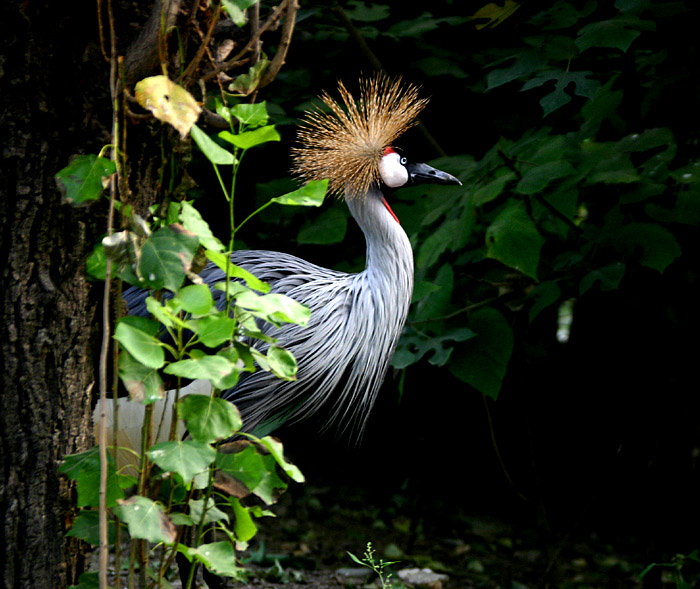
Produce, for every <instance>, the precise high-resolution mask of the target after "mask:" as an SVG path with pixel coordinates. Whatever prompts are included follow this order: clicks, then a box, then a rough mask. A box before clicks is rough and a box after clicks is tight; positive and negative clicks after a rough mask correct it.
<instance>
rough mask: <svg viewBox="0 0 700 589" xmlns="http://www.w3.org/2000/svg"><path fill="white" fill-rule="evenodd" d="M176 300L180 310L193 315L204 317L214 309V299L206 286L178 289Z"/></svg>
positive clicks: (190, 286) (195, 285) (192, 285)
mask: <svg viewBox="0 0 700 589" xmlns="http://www.w3.org/2000/svg"><path fill="white" fill-rule="evenodd" d="M177 298H178V299H179V301H180V302H181V303H182V308H183V309H184V310H185V311H187V312H188V313H192V314H193V315H206V314H207V313H209V311H211V310H212V308H213V307H214V298H213V297H212V296H211V290H209V287H208V286H207V285H206V284H191V285H189V286H185V287H184V288H182V289H180V292H179V293H177Z"/></svg>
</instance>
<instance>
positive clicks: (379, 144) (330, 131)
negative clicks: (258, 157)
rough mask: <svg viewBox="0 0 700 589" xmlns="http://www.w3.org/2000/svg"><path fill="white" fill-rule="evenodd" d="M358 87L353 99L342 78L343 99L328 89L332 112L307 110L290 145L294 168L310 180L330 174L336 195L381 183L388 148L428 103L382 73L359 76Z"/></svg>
mask: <svg viewBox="0 0 700 589" xmlns="http://www.w3.org/2000/svg"><path fill="white" fill-rule="evenodd" d="M359 89H360V93H359V98H358V99H357V100H355V98H353V96H352V94H351V93H350V92H349V91H348V90H347V89H346V87H345V86H344V85H343V83H342V82H339V83H338V91H339V93H340V98H341V100H342V104H341V102H339V101H336V100H335V99H333V98H332V97H331V96H330V95H329V94H328V93H326V92H324V93H323V94H322V95H321V96H320V99H321V100H322V101H323V102H324V103H325V105H326V106H327V107H328V108H329V109H330V112H324V111H322V110H320V109H318V110H314V111H310V112H308V113H307V114H306V116H305V118H304V119H303V120H302V123H301V125H300V128H299V131H298V133H297V140H298V144H299V145H298V146H297V147H294V148H292V157H293V158H294V165H293V168H292V171H293V172H294V173H295V174H296V175H297V176H299V177H300V178H301V179H302V180H306V181H308V180H322V179H324V178H328V179H329V184H328V191H329V193H330V194H334V195H337V196H342V195H343V194H344V193H345V195H346V196H348V197H353V196H364V195H365V194H366V193H367V191H368V190H369V188H370V187H371V186H372V184H375V183H378V182H379V180H380V177H379V164H380V162H381V159H382V156H383V155H384V149H385V148H387V147H390V146H391V144H392V143H393V141H394V140H396V139H397V138H398V137H399V136H400V135H402V134H403V133H404V132H405V131H406V130H407V129H409V128H410V127H412V126H413V125H415V124H416V122H417V121H416V117H417V116H418V113H420V111H421V110H423V108H424V107H425V105H426V104H427V103H428V99H427V98H421V97H420V96H419V89H418V87H417V86H414V85H413V84H404V83H403V82H402V80H401V78H394V79H392V78H389V77H387V76H385V75H384V74H377V75H375V76H373V77H371V78H369V79H361V80H360V84H359Z"/></svg>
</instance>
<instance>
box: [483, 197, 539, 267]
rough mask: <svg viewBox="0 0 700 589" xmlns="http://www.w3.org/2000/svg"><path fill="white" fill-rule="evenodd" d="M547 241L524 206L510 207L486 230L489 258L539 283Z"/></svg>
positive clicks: (512, 204) (512, 205) (518, 204)
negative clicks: (541, 263) (541, 256)
mask: <svg viewBox="0 0 700 589" xmlns="http://www.w3.org/2000/svg"><path fill="white" fill-rule="evenodd" d="M543 244H544V238H543V237H542V236H541V235H540V234H539V232H538V231H537V227H535V224H534V223H533V221H532V219H530V217H529V216H528V214H527V213H526V212H525V210H524V208H523V207H522V206H521V205H520V203H517V202H513V203H511V204H510V205H509V206H508V207H506V208H505V209H504V210H503V211H502V212H501V213H500V214H499V215H498V216H497V217H496V219H494V221H493V223H491V225H490V226H489V227H488V229H487V230H486V245H487V249H488V252H487V255H488V257H489V258H494V259H496V260H499V261H500V262H502V263H503V264H505V265H506V266H510V267H511V268H515V269H516V270H519V271H520V272H522V273H523V274H525V275H526V276H530V277H531V278H534V279H535V280H537V266H538V265H539V261H540V250H541V249H542V245H543Z"/></svg>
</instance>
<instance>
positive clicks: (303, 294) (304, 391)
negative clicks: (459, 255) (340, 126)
mask: <svg viewBox="0 0 700 589" xmlns="http://www.w3.org/2000/svg"><path fill="white" fill-rule="evenodd" d="M381 198H382V194H381V192H379V190H378V189H377V188H373V189H372V190H370V191H369V193H368V194H367V197H366V198H365V199H363V200H360V199H357V200H349V201H348V205H349V207H350V210H351V212H352V214H353V216H354V217H355V219H356V220H357V222H358V223H359V225H360V227H361V228H362V230H363V232H364V234H365V237H366V240H367V267H366V269H365V270H363V271H362V272H360V273H358V274H347V273H344V272H338V271H335V270H329V269H326V268H322V267H320V266H316V265H314V264H311V263H309V262H307V261H305V260H302V259H299V258H296V257H294V256H290V255H288V254H281V253H279V252H268V251H240V252H234V254H233V255H232V256H231V258H232V261H233V262H234V263H235V264H237V265H239V266H242V267H244V268H246V269H247V270H249V271H250V272H253V273H254V274H255V275H256V276H258V278H260V279H262V280H264V281H266V282H269V283H270V284H271V286H272V291H273V292H278V293H282V294H285V295H287V296H289V297H291V298H292V299H294V300H296V301H298V302H300V303H302V304H304V305H307V306H308V307H309V308H310V309H311V311H312V312H311V319H310V321H309V324H308V326H306V327H300V326H298V325H293V324H287V325H284V326H282V327H281V328H280V329H277V328H274V327H273V326H271V325H269V324H268V326H267V327H266V332H267V333H268V335H271V336H273V337H275V338H277V340H278V342H279V344H280V345H282V346H284V347H286V348H287V349H289V350H290V351H291V352H292V353H293V354H294V356H295V358H296V359H297V363H298V367H299V371H298V374H297V380H296V381H291V382H282V381H280V380H279V379H278V378H276V377H275V376H274V375H273V374H271V373H268V372H263V371H258V372H255V373H253V374H250V375H246V377H245V378H243V379H242V381H241V382H240V384H239V385H238V386H237V387H236V388H235V389H232V390H231V391H226V392H225V393H224V395H223V397H224V398H227V399H230V400H231V401H233V402H234V403H236V405H237V406H238V407H239V409H241V411H242V413H243V419H244V424H245V426H246V429H252V428H253V427H255V426H256V425H258V424H260V423H262V422H265V421H266V420H267V419H270V418H274V416H276V415H277V414H278V413H280V412H283V413H285V415H286V417H287V418H289V419H290V420H292V421H294V420H298V419H301V418H308V417H310V416H311V415H313V414H315V413H317V412H318V411H323V413H324V414H326V415H327V416H328V417H327V422H326V423H327V426H331V425H333V426H337V427H338V429H339V430H341V431H342V430H345V429H346V428H348V427H350V428H351V429H352V431H351V433H352V434H354V435H359V434H361V432H362V429H363V427H364V424H365V422H366V420H367V417H368V416H369V412H370V410H371V409H372V406H373V405H374V402H375V399H376V396H377V392H378V391H379V388H380V386H381V384H382V382H383V380H384V376H385V374H386V371H387V369H388V367H389V362H390V361H391V357H392V355H393V352H394V349H395V347H396V343H397V341H398V338H399V335H400V334H401V330H402V328H403V325H404V322H405V320H406V315H407V313H408V307H409V304H410V302H411V293H412V291H413V255H412V252H411V245H410V243H409V241H408V237H407V236H406V233H405V232H404V230H403V229H402V228H401V226H400V225H399V224H398V223H397V222H396V221H395V220H394V218H393V217H392V216H391V214H390V213H389V212H388V210H387V209H386V208H385V206H384V205H383V203H382V201H381ZM215 274H217V276H216V277H215V279H216V280H220V279H222V278H223V273H222V272H221V271H220V270H218V269H217V272H215ZM212 278H214V277H213V276H212ZM209 279H210V277H209V276H207V281H209Z"/></svg>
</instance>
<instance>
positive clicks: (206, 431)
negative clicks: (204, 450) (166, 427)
mask: <svg viewBox="0 0 700 589" xmlns="http://www.w3.org/2000/svg"><path fill="white" fill-rule="evenodd" d="M177 412H178V415H179V416H180V419H183V420H184V421H186V422H187V429H188V430H189V432H190V435H191V436H192V437H193V438H194V439H195V440H196V441H198V442H203V443H207V444H210V443H213V442H216V441H218V440H223V439H225V438H229V437H231V436H232V435H233V434H234V433H236V432H237V431H238V430H239V429H241V427H242V422H241V415H240V413H239V412H238V409H237V408H236V407H235V405H233V403H229V402H228V401H225V400H223V399H218V398H216V397H209V396H208V395H195V394H192V395H187V396H186V397H184V398H183V399H180V400H179V401H178V404H177Z"/></svg>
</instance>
